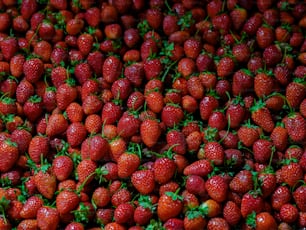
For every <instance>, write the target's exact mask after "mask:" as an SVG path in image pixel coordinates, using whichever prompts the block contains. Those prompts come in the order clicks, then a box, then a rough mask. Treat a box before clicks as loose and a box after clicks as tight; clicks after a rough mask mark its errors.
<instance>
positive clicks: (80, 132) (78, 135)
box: [66, 122, 87, 147]
mask: <svg viewBox="0 0 306 230" xmlns="http://www.w3.org/2000/svg"><path fill="white" fill-rule="evenodd" d="M86 135H87V131H86V128H85V126H84V125H83V124H82V123H81V122H73V123H71V124H70V125H69V126H68V127H67V130H66V137H67V142H68V143H69V144H70V146H71V147H77V146H79V145H80V144H81V143H82V142H83V141H84V140H85V138H86Z"/></svg>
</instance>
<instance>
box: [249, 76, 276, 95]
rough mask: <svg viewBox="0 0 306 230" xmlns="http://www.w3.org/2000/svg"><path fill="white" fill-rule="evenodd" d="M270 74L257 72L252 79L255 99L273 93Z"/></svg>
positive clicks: (272, 82) (272, 81)
mask: <svg viewBox="0 0 306 230" xmlns="http://www.w3.org/2000/svg"><path fill="white" fill-rule="evenodd" d="M271 74H272V73H268V72H258V73H257V74H256V76H255V78H254V91H255V93H256V95H257V97H263V96H268V95H269V94H271V93H272V92H273V88H274V79H273V78H272V76H271Z"/></svg>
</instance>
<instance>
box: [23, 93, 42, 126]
mask: <svg viewBox="0 0 306 230" xmlns="http://www.w3.org/2000/svg"><path fill="white" fill-rule="evenodd" d="M23 112H24V115H25V116H26V117H27V119H28V120H29V121H31V122H34V121H36V120H37V119H38V118H39V117H40V116H41V115H42V113H43V107H42V99H41V97H40V96H38V95H33V96H31V97H30V98H29V99H28V100H27V101H26V102H25V103H24V105H23Z"/></svg>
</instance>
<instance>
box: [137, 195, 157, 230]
mask: <svg viewBox="0 0 306 230" xmlns="http://www.w3.org/2000/svg"><path fill="white" fill-rule="evenodd" d="M154 211H155V206H153V203H152V198H151V197H149V196H143V195H141V196H140V197H139V199H138V206H137V207H136V208H135V211H134V221H135V222H136V223H137V224H139V225H147V224H148V223H149V222H150V219H152V217H153V212H154Z"/></svg>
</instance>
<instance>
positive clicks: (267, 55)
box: [263, 45, 283, 67]
mask: <svg viewBox="0 0 306 230" xmlns="http://www.w3.org/2000/svg"><path fill="white" fill-rule="evenodd" d="M282 57H283V54H282V50H281V48H280V47H279V46H277V45H270V46H268V47H266V48H265V50H264V51H263V60H264V62H265V63H266V65H267V66H268V67H271V66H275V65H276V64H278V63H279V62H280V61H281V60H282Z"/></svg>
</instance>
